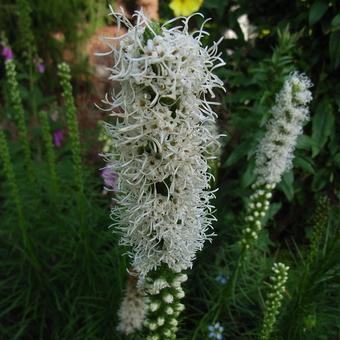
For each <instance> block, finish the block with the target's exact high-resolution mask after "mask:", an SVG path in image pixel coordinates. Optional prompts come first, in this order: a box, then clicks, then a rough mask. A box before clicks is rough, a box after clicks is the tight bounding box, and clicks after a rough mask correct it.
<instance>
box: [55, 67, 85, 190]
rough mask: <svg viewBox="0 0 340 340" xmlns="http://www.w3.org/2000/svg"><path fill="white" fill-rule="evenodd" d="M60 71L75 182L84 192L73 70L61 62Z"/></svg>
mask: <svg viewBox="0 0 340 340" xmlns="http://www.w3.org/2000/svg"><path fill="white" fill-rule="evenodd" d="M58 71H59V72H58V73H59V77H60V84H61V86H62V90H63V97H64V100H65V106H66V120H67V126H68V129H69V134H70V139H71V148H72V158H73V166H74V175H75V183H76V186H77V188H78V191H79V193H83V192H84V179H83V167H82V161H81V150H80V138H79V127H78V120H77V114H76V107H75V104H74V98H73V95H72V85H71V71H70V67H69V65H68V64H66V63H61V64H59V65H58Z"/></svg>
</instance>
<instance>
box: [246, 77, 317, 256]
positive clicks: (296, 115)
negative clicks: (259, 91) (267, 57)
mask: <svg viewBox="0 0 340 340" xmlns="http://www.w3.org/2000/svg"><path fill="white" fill-rule="evenodd" d="M311 86H312V84H311V82H310V80H309V79H308V78H307V77H306V76H305V75H303V74H299V73H297V72H294V73H292V74H291V75H290V76H289V77H288V79H287V80H286V81H285V83H284V85H283V88H282V90H281V91H280V92H279V94H278V95H277V97H276V103H275V105H274V107H273V108H272V118H271V119H270V120H269V122H268V124H267V131H266V134H265V136H264V138H263V139H262V140H261V142H260V144H259V146H258V149H257V153H256V168H255V174H256V175H257V180H256V183H255V184H254V185H253V190H254V192H253V194H252V195H251V196H250V201H249V204H248V208H247V214H246V216H245V228H244V230H243V238H242V240H241V245H242V247H243V249H244V251H246V250H248V249H249V248H250V247H251V246H252V244H253V243H254V241H256V239H257V238H258V234H259V232H260V230H261V229H262V228H263V218H264V217H265V215H266V212H267V210H268V208H269V205H270V199H271V197H272V191H273V190H274V188H275V187H276V185H277V184H278V183H279V182H280V181H281V177H282V175H283V174H284V173H285V172H286V171H287V170H289V169H291V167H292V161H293V158H294V149H295V145H296V142H297V138H298V137H299V136H300V135H301V134H302V128H303V125H304V124H305V123H306V122H307V121H308V120H309V109H308V106H307V105H308V104H309V102H310V101H311V100H312V94H311V92H310V90H309V88H310V87H311Z"/></svg>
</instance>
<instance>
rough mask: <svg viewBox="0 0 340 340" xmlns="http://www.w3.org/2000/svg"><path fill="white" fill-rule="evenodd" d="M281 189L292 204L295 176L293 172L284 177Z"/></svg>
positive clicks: (280, 185)
mask: <svg viewBox="0 0 340 340" xmlns="http://www.w3.org/2000/svg"><path fill="white" fill-rule="evenodd" d="M279 188H280V189H281V190H282V191H283V193H284V194H285V196H286V198H287V200H288V201H289V202H291V201H292V200H293V198H294V175H293V171H289V172H287V173H286V174H284V175H283V177H282V180H281V182H280V184H279Z"/></svg>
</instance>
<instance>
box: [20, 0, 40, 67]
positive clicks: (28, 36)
mask: <svg viewBox="0 0 340 340" xmlns="http://www.w3.org/2000/svg"><path fill="white" fill-rule="evenodd" d="M16 5H17V15H18V30H19V37H20V46H21V48H22V51H23V55H24V57H25V59H26V64H27V66H32V64H33V58H34V57H35V55H36V54H37V51H36V45H35V38H34V35H33V32H32V19H31V12H32V9H31V6H30V3H29V1H27V0H17V1H16Z"/></svg>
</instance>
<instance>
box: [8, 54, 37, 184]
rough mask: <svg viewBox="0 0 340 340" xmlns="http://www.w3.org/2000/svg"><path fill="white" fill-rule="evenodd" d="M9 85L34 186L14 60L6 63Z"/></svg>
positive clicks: (32, 181)
mask: <svg viewBox="0 0 340 340" xmlns="http://www.w3.org/2000/svg"><path fill="white" fill-rule="evenodd" d="M5 69H6V77H7V84H8V89H9V98H10V104H11V106H12V107H13V109H14V111H15V118H16V120H17V123H18V129H19V135H20V138H21V141H22V146H23V151H24V161H25V165H26V168H27V174H28V179H29V180H30V182H31V183H32V184H33V183H34V181H35V177H34V172H33V164H32V159H31V149H30V142H29V137H28V132H27V126H26V121H25V112H24V108H23V105H22V100H21V95H20V91H19V85H18V82H17V78H16V76H17V73H16V68H15V63H14V61H13V60H12V59H9V60H7V61H6V63H5Z"/></svg>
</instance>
